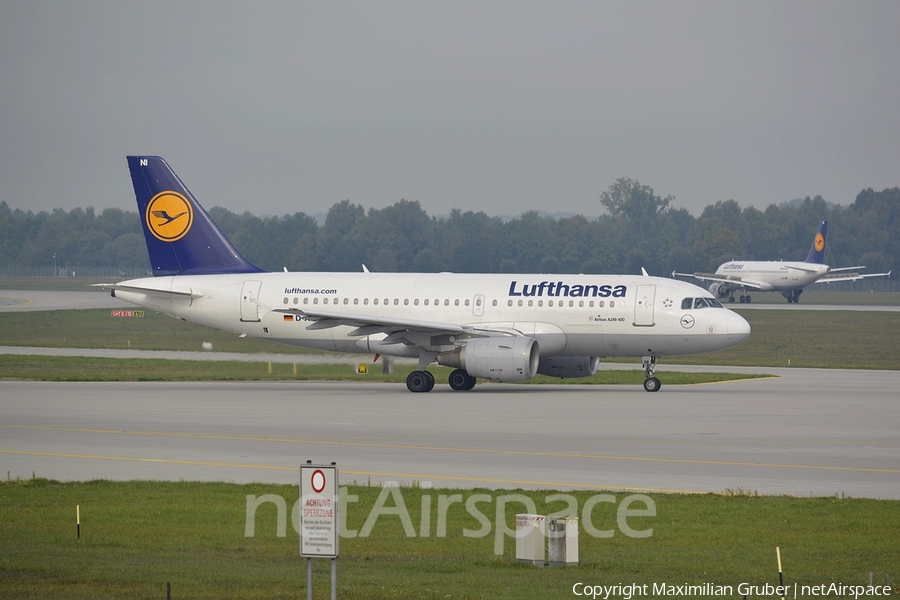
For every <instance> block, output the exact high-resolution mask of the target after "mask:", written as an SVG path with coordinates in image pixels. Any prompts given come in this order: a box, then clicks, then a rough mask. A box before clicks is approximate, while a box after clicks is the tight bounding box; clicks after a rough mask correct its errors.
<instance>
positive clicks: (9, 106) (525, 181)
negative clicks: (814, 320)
mask: <svg viewBox="0 0 900 600" xmlns="http://www.w3.org/2000/svg"><path fill="white" fill-rule="evenodd" d="M898 27H900V2H897V1H896V0H887V1H866V2H844V1H829V0H816V1H802V2H788V1H781V0H779V1H773V2H757V1H754V2H720V1H710V2H698V1H678V2H675V1H659V2H634V1H629V2H571V1H567V2H549V1H548V2H533V1H525V0H521V1H518V0H517V1H497V2H490V1H484V0H477V1H473V2H468V1H452V2H428V1H415V2H368V1H365V2H363V1H357V2H334V1H329V2H280V1H279V2H275V1H255V2H249V1H248V2H232V1H225V0H217V1H210V2H195V1H179V2H169V1H159V0H140V1H132V0H110V1H69V0H59V1H48V0H29V1H20V0H0V181H2V190H3V191H2V193H0V200H5V201H6V202H7V203H8V204H9V205H10V206H11V207H13V208H21V209H25V210H34V211H41V210H52V209H54V208H63V209H66V210H69V209H71V208H74V207H79V206H80V207H88V206H93V207H95V208H96V209H97V210H102V209H103V208H107V207H118V208H122V209H126V210H135V205H134V194H133V192H132V189H131V184H130V181H129V179H128V170H127V165H126V162H125V155H126V154H158V155H161V156H163V157H164V158H166V160H167V161H168V162H169V164H170V165H171V166H172V167H173V169H175V171H176V172H177V173H178V174H179V176H180V177H181V178H182V180H184V181H185V183H186V184H187V185H188V186H189V187H190V189H191V191H193V192H194V195H196V196H197V197H198V199H199V200H200V201H201V203H203V204H204V205H205V206H206V207H207V208H210V207H212V206H224V207H226V208H228V209H230V210H233V211H238V212H243V211H245V210H249V211H251V212H253V213H255V214H257V215H283V214H287V213H294V212H305V213H307V214H315V213H317V212H324V211H327V210H328V208H329V207H331V205H333V204H334V203H335V202H339V201H341V200H345V199H349V200H350V201H351V202H353V203H357V204H361V205H363V206H364V207H366V208H371V207H375V208H381V207H384V206H388V205H391V204H394V203H395V202H397V201H398V200H400V199H406V200H418V201H419V202H421V204H422V207H423V208H424V209H425V210H426V211H427V212H428V213H429V214H431V215H439V214H447V213H448V212H449V211H450V209H451V208H460V209H462V210H464V211H465V210H474V211H478V210H482V211H485V212H486V213H488V214H489V215H518V214H521V213H522V212H524V211H526V210H531V209H537V210H546V211H549V212H551V213H557V212H571V213H579V214H584V215H587V216H596V215H598V214H600V213H601V212H602V210H601V207H600V204H599V200H598V197H599V196H600V194H601V193H603V192H604V191H606V190H607V189H608V188H609V186H610V185H611V184H612V183H613V182H615V180H616V179H618V178H619V177H631V178H633V179H636V180H638V181H639V182H641V183H642V184H644V185H648V186H650V187H652V188H653V189H654V190H655V192H656V194H658V195H660V196H663V197H665V196H667V195H670V194H671V195H673V196H675V198H676V199H675V201H674V203H673V204H672V206H674V207H675V208H686V209H688V210H689V211H691V213H693V214H694V215H699V214H700V211H702V209H703V207H705V206H707V205H709V204H712V203H715V202H717V201H720V200H728V199H734V200H736V201H737V202H738V203H739V204H741V205H742V206H748V205H753V206H757V207H760V208H764V207H765V206H767V205H769V204H771V203H779V202H783V201H786V200H790V199H792V198H796V197H805V196H815V195H817V194H819V195H821V196H823V197H824V198H825V199H826V200H828V201H830V202H835V203H838V204H845V205H846V204H850V203H851V202H853V200H854V199H855V197H856V194H857V193H858V192H859V191H860V190H861V189H863V188H867V187H872V188H874V189H876V190H881V189H884V188H886V187H894V186H898V185H900V108H898V107H900V35H898Z"/></svg>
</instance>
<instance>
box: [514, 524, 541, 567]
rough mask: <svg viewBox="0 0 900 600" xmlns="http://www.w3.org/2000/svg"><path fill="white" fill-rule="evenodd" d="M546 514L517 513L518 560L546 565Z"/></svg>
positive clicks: (539, 565)
mask: <svg viewBox="0 0 900 600" xmlns="http://www.w3.org/2000/svg"><path fill="white" fill-rule="evenodd" d="M546 521H547V517H545V516H544V515H527V514H520V515H516V560H517V561H519V562H527V563H531V564H533V565H536V566H538V567H543V566H544V538H545V535H544V528H545V526H546Z"/></svg>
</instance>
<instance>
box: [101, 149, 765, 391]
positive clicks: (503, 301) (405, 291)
mask: <svg viewBox="0 0 900 600" xmlns="http://www.w3.org/2000/svg"><path fill="white" fill-rule="evenodd" d="M128 167H129V169H130V171H131V179H132V182H133V184H134V191H135V196H136V198H137V204H138V209H139V210H138V212H139V214H140V215H141V220H142V223H143V228H144V236H145V238H146V241H147V249H148V251H149V254H150V262H151V264H152V266H153V274H154V275H155V277H150V278H144V279H134V280H130V281H123V282H120V283H117V284H103V285H104V287H107V288H109V289H111V290H112V294H113V296H115V297H116V298H121V299H122V300H126V301H128V302H131V303H133V304H137V305H139V306H143V307H146V308H148V309H151V310H155V311H158V312H161V313H165V314H167V315H170V316H173V317H176V318H179V319H184V320H186V321H192V322H194V323H200V324H203V325H207V326H209V327H215V328H217V329H223V330H225V331H231V332H234V333H235V334H236V335H240V336H242V337H244V336H246V337H252V338H259V339H266V340H271V341H275V342H282V343H285V344H292V345H297V346H303V347H306V348H314V349H319V350H330V351H336V352H354V353H361V352H365V353H370V352H371V353H376V354H384V355H389V356H399V357H410V358H414V359H417V360H418V369H417V370H415V371H413V372H412V373H411V374H410V375H409V377H408V378H407V381H406V385H407V388H409V390H410V391H413V392H427V391H430V390H431V389H432V388H433V387H434V384H435V380H434V376H433V375H432V374H431V373H430V372H429V371H428V370H427V367H428V365H430V364H432V363H435V362H436V363H438V364H440V365H446V366H450V367H454V368H455V370H454V371H453V372H452V373H451V374H450V377H449V384H450V387H451V388H453V389H454V390H469V389H471V388H472V387H473V386H474V385H475V382H476V378H482V379H487V380H492V381H498V382H507V381H525V380H528V379H531V378H532V377H534V376H535V375H536V374H538V373H541V374H545V375H550V376H555V377H562V378H575V377H588V376H590V375H592V374H593V373H594V372H596V370H597V366H598V363H599V360H600V357H618V356H633V357H642V362H643V367H644V372H645V381H644V389H645V390H647V391H649V392H655V391H657V390H658V389H659V387H660V381H659V379H658V378H657V377H655V376H654V373H655V368H656V363H657V359H659V358H660V357H664V356H675V355H682V354H699V353H705V352H712V351H715V350H722V349H724V348H729V347H731V346H734V345H737V344H739V343H741V342H743V341H744V340H745V339H747V337H748V336H749V335H750V326H749V325H748V324H747V321H745V320H744V319H743V317H741V316H740V315H738V314H736V313H734V312H732V311H730V310H728V309H726V308H724V307H723V306H722V305H721V304H720V303H719V301H718V300H716V299H715V298H714V297H713V296H712V295H711V294H710V293H708V292H707V291H706V290H704V289H702V288H699V287H697V286H694V285H691V284H689V283H686V282H683V281H676V280H672V279H668V278H657V277H649V276H646V274H645V275H644V276H626V275H500V274H496V275H491V274H483V275H474V274H450V273H369V272H359V273H306V272H287V270H285V272H283V273H279V272H274V273H269V272H264V271H262V270H261V269H259V268H257V267H255V266H254V265H252V264H250V263H249V262H247V261H246V260H245V259H244V258H243V257H242V256H241V255H240V254H239V253H238V251H237V250H236V249H235V248H234V247H233V246H232V245H231V243H230V242H229V241H228V239H226V237H225V235H224V234H223V233H222V232H221V230H219V228H218V227H217V226H216V225H215V223H213V221H212V219H211V218H210V217H209V215H208V214H207V213H206V211H205V210H203V208H202V207H201V206H200V204H199V203H198V202H197V200H196V199H195V198H194V197H193V195H192V194H191V193H190V192H189V191H188V189H187V187H185V185H184V184H183V183H182V182H181V180H180V179H179V178H178V176H176V175H175V173H174V172H173V171H172V170H171V168H170V167H169V165H168V164H167V163H166V162H165V161H164V160H163V159H162V158H160V157H157V156H129V157H128ZM160 215H163V217H162V218H154V217H158V216H160ZM172 215H175V216H172Z"/></svg>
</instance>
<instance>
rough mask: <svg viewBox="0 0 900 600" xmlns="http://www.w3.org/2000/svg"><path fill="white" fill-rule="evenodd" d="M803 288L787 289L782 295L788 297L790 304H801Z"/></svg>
mask: <svg viewBox="0 0 900 600" xmlns="http://www.w3.org/2000/svg"><path fill="white" fill-rule="evenodd" d="M802 293H803V290H787V291H784V292H781V295H782V296H784V297H785V298H787V301H788V304H800V294H802Z"/></svg>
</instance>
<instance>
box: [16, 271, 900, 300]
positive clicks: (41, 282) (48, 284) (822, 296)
mask: <svg viewBox="0 0 900 600" xmlns="http://www.w3.org/2000/svg"><path fill="white" fill-rule="evenodd" d="M119 280H120V279H119V278H117V277H0V290H60V291H69V292H97V293H102V294H108V293H109V292H106V291H102V290H99V289H98V288H92V287H91V285H93V284H95V283H115V282H117V281H119ZM786 302H787V301H786V300H785V299H784V298H783V297H782V296H781V294H777V293H765V292H757V293H755V294H753V303H754V304H786ZM800 302H801V303H802V304H850V305H869V306H897V305H900V294H897V293H893V292H834V291H831V290H830V289H829V288H828V287H827V286H816V285H811V286H808V287H807V288H806V289H805V290H803V296H802V299H801V300H800ZM729 306H732V307H733V306H736V305H729Z"/></svg>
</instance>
